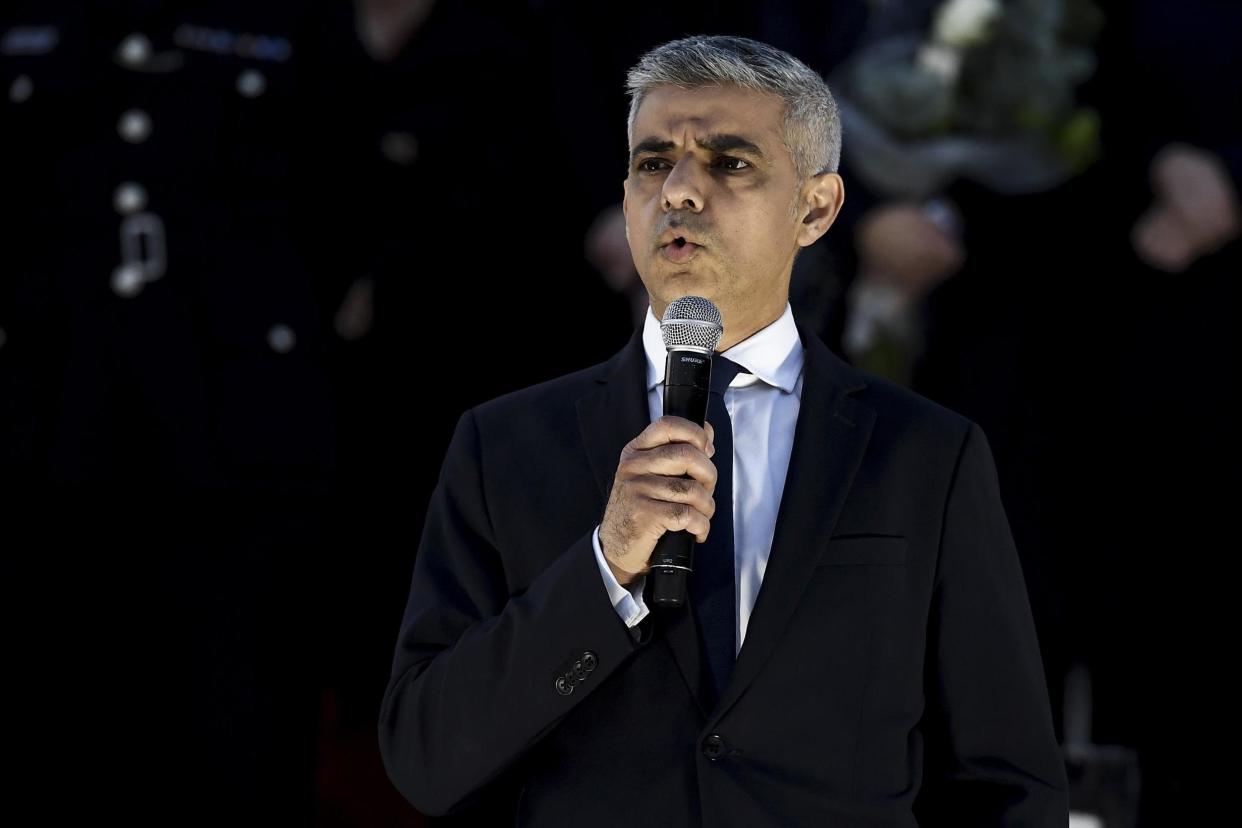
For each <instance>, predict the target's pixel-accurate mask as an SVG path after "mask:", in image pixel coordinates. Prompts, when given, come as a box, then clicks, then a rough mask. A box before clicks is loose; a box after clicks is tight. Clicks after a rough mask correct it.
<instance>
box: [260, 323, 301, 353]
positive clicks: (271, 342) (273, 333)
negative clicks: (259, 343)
mask: <svg viewBox="0 0 1242 828" xmlns="http://www.w3.org/2000/svg"><path fill="white" fill-rule="evenodd" d="M297 343H298V338H297V337H296V336H295V335H294V333H293V328H290V327H289V326H288V325H273V326H272V327H271V329H270V330H269V331H268V332H267V344H268V347H270V348H271V349H272V350H273V351H275V352H276V353H278V354H287V353H289V352H290V351H292V350H293V346H294V345H296V344H297Z"/></svg>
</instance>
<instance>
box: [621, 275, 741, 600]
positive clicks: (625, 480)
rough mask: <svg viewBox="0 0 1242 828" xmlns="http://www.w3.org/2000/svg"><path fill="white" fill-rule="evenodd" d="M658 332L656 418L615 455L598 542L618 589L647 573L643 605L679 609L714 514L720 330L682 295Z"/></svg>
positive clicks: (698, 302) (706, 305) (712, 313)
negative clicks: (712, 398) (659, 412)
mask: <svg viewBox="0 0 1242 828" xmlns="http://www.w3.org/2000/svg"><path fill="white" fill-rule="evenodd" d="M660 332H661V334H662V335H663V337H664V344H665V347H666V349H667V351H668V356H667V361H666V363H665V374H664V416H663V417H661V418H660V419H658V420H656V421H655V422H653V423H652V424H651V425H650V426H648V427H647V428H645V429H643V431H642V433H640V434H639V435H638V436H637V437H635V438H634V439H633V440H631V441H630V442H629V443H628V444H627V445H626V447H625V449H624V450H622V452H621V460H620V462H619V464H618V466H617V474H616V477H615V478H614V481H613V488H612V492H611V494H610V495H609V499H608V505H607V507H606V509H605V512H604V519H603V521H602V523H601V525H600V535H599V537H600V547H601V548H602V550H603V552H604V557H605V558H606V559H607V561H608V564H609V567H610V568H611V569H612V572H613V575H614V576H615V577H616V578H617V581H618V582H619V583H621V584H627V585H628V584H629V583H631V582H632V581H633V580H634V579H635V578H637V577H638V576H639V575H641V574H643V573H645V572H647V571H649V570H650V571H651V572H652V577H653V583H652V593H651V602H652V603H653V604H654V605H656V606H660V607H680V606H682V604H684V602H685V595H686V579H687V577H688V576H689V574H690V572H691V571H692V570H693V566H694V544H695V541H696V540H697V541H698V542H700V543H702V542H703V541H704V540H705V539H706V538H707V535H708V532H709V531H710V528H711V524H710V519H711V517H712V515H713V514H714V513H715V511H716V507H715V501H714V500H713V499H712V494H713V492H714V490H715V486H716V467H715V465H713V464H712V463H711V460H710V457H711V455H712V454H713V453H714V449H713V447H712V445H711V442H712V437H713V433H712V427H711V424H710V423H706V418H707V401H708V394H709V389H710V387H711V365H712V363H711V357H712V352H713V351H714V350H715V348H716V346H717V345H718V344H719V343H720V338H721V336H722V335H723V333H724V326H723V325H722V323H721V319H720V311H719V310H718V309H717V308H716V306H715V305H713V304H712V303H711V302H709V301H708V300H706V299H703V298H701V297H697V296H686V297H683V298H681V299H678V300H677V301H676V302H673V303H672V304H670V305H669V306H668V309H667V310H666V311H665V313H664V319H663V321H662V322H661V324H660ZM705 423H706V424H705Z"/></svg>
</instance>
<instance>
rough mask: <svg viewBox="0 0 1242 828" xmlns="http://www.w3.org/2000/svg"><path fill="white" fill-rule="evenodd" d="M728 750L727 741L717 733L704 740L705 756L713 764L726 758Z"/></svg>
mask: <svg viewBox="0 0 1242 828" xmlns="http://www.w3.org/2000/svg"><path fill="white" fill-rule="evenodd" d="M727 748H728V745H726V744H725V740H724V739H723V738H721V737H720V736H719V735H717V734H715V733H713V734H712V735H710V736H708V737H707V738H705V739H704V740H703V755H704V756H706V757H707V758H708V759H710V760H712V761H713V762H715V761H716V760H717V759H719V758H720V757H722V756H724V755H725V750H726V749H727Z"/></svg>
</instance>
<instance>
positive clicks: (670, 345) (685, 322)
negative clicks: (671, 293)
mask: <svg viewBox="0 0 1242 828" xmlns="http://www.w3.org/2000/svg"><path fill="white" fill-rule="evenodd" d="M660 335H661V336H663V337H664V347H665V348H666V349H668V350H670V351H671V350H673V349H674V348H699V349H702V350H705V351H708V352H711V351H715V350H716V346H717V345H719V344H720V337H722V336H724V324H723V323H722V322H721V320H720V311H719V310H718V309H717V308H716V306H715V305H713V304H712V303H711V302H709V301H708V300H706V299H704V298H703V297H702V296H683V297H681V298H680V299H678V300H677V301H675V302H673V303H672V304H671V305H669V306H668V308H667V309H665V311H664V319H663V321H661V322H660Z"/></svg>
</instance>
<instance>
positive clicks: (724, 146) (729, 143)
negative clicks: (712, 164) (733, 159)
mask: <svg viewBox="0 0 1242 828" xmlns="http://www.w3.org/2000/svg"><path fill="white" fill-rule="evenodd" d="M696 143H697V144H698V145H699V146H700V147H701V148H703V149H705V150H707V151H708V152H717V153H719V152H742V153H745V154H747V155H752V156H754V157H755V158H759V159H762V158H764V157H765V156H764V154H763V150H761V149H759V145H758V144H756V143H755V142H754V141H751V140H750V139H748V138H743V137H742V136H741V135H733V134H729V133H724V134H720V135H708V136H707V137H706V138H704V139H703V140H701V141H697V142H696ZM674 146H675V145H674V144H673V142H672V141H668V140H662V139H660V138H644V139H643V140H641V141H639V142H638V144H637V145H636V146H635V147H634V149H633V150H631V151H630V163H631V164H633V163H634V161H635V160H636V159H637V158H638V156H640V155H642V154H643V153H645V152H668V151H669V150H671V149H673V147H674Z"/></svg>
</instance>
